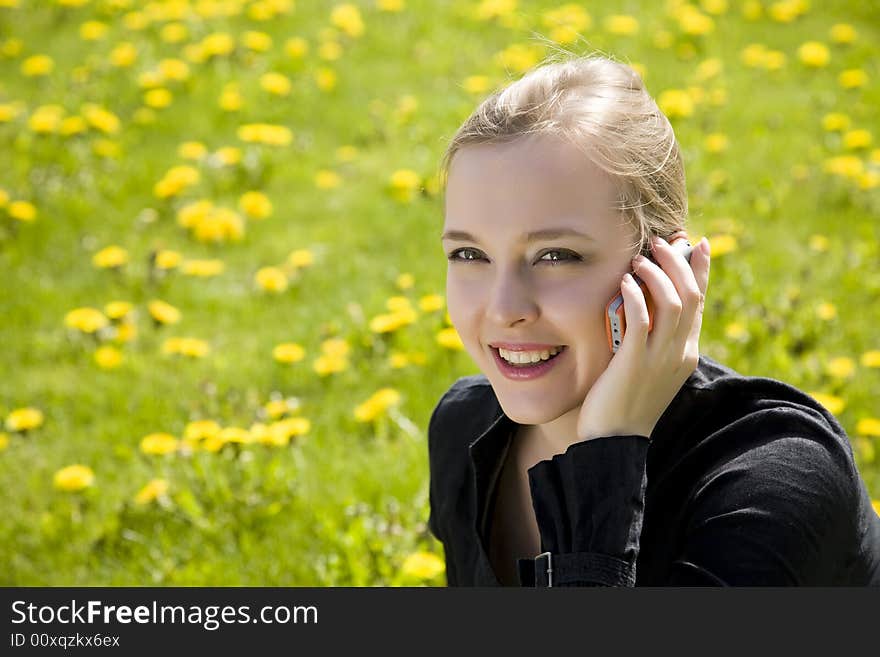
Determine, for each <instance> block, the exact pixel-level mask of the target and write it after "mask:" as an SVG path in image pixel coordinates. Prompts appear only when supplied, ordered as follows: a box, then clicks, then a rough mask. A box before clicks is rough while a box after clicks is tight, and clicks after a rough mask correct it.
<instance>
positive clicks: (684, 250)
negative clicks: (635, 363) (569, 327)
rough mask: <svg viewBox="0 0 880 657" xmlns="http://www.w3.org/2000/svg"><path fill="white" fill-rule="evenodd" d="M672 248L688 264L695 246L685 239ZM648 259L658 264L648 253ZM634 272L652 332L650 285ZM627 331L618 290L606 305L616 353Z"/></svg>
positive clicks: (610, 344)
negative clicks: (646, 307)
mask: <svg viewBox="0 0 880 657" xmlns="http://www.w3.org/2000/svg"><path fill="white" fill-rule="evenodd" d="M672 248H673V249H676V250H677V251H679V252H681V254H682V255H683V256H684V257H685V259H686V260H687V261H688V264H690V262H691V253H693V250H694V247H693V245H692V244H691V243H690V241H684V240H676V242H675V243H674V244H672ZM647 257H648V260H650V261H651V262H653V263H654V264H657V261H656V260H654V258H653V257H651V255H650V254H648V256H647ZM630 273H631V274H632V277H633V279H635V282H636V283H637V284H638V286H639V287H640V288H641V289H642V293H643V294H644V295H645V302H646V305H647V306H648V331H649V332H650V331H651V329H652V328H654V302H653V300H652V299H651V295H650V294H649V293H648V286H647V285H645V282H644V281H643V280H642V279H641V278H639V277H638V276H636V274H635V273H633V272H630ZM625 333H626V315H625V312H624V308H623V295H622V294H621V293H620V292H618V293H617V294H616V295H615V296H614V298H613V299H611V301H609V302H608V304H607V305H606V306H605V334H606V336H607V337H608V348H609V349H611V353H613V354H616V353H617V350H618V349H620V344H621V343H622V342H623V336H624V334H625Z"/></svg>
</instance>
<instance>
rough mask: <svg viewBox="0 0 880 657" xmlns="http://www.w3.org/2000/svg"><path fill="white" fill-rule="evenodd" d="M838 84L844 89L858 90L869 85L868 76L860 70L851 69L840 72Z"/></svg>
mask: <svg viewBox="0 0 880 657" xmlns="http://www.w3.org/2000/svg"><path fill="white" fill-rule="evenodd" d="M837 82H838V84H840V86H841V87H843V88H844V89H858V88H859V87H864V86H865V85H867V84H868V74H867V73H865V72H864V71H863V70H862V69H860V68H850V69H847V70H845V71H841V72H840V75H838V76H837Z"/></svg>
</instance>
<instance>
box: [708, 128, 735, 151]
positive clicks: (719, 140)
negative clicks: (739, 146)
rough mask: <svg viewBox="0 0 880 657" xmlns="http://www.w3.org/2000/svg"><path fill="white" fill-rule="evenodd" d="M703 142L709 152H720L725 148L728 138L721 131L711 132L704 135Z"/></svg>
mask: <svg viewBox="0 0 880 657" xmlns="http://www.w3.org/2000/svg"><path fill="white" fill-rule="evenodd" d="M703 144H704V145H705V147H706V150H707V151H708V152H709V153H722V152H724V151H726V150H727V147H728V145H729V144H730V140H729V139H728V138H727V135H725V134H723V133H720V132H712V133H710V134H708V135H706V138H705V139H704V140H703Z"/></svg>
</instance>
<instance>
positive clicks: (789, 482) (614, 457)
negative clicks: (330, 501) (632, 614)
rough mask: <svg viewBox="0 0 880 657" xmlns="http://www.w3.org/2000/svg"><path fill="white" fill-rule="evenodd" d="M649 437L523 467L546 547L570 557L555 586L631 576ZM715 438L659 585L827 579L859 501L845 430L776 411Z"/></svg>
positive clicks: (597, 444) (582, 447)
mask: <svg viewBox="0 0 880 657" xmlns="http://www.w3.org/2000/svg"><path fill="white" fill-rule="evenodd" d="M649 442H650V441H649V439H648V438H646V437H644V436H610V437H602V438H595V439H591V440H588V441H584V442H580V443H575V444H574V445H571V446H570V447H569V448H568V450H567V451H566V452H565V454H562V455H556V456H554V457H553V458H552V459H551V460H547V461H541V462H540V463H538V464H536V465H535V466H533V467H532V468H531V469H530V470H529V484H530V487H531V494H532V502H533V506H534V509H535V516H536V520H537V523H538V528H539V531H540V535H541V542H542V550H545V551H550V552H551V553H553V555H554V557H555V555H556V554H557V553H559V554H560V556H561V557H562V559H563V560H564V563H565V565H566V568H565V571H562V572H558V573H557V572H554V576H553V579H554V586H556V585H559V586H566V585H567V586H597V585H598V586H602V585H604V586H633V585H634V584H635V581H636V560H637V558H638V554H639V549H640V538H641V530H642V523H643V514H644V508H645V493H646V489H647V476H646V471H645V466H646V459H647V451H648V445H649ZM710 442H712V443H713V444H714V445H718V446H720V447H715V448H713V449H714V450H715V451H714V452H713V453H712V457H711V459H710V458H709V457H708V456H705V455H704V458H705V459H706V460H707V462H709V461H711V463H710V464H708V465H704V467H703V468H702V469H701V474H699V475H696V476H694V480H693V482H692V483H690V484H687V485H688V486H689V488H690V490H691V493H690V495H689V496H688V498H687V501H686V506H685V510H684V516H683V517H684V520H679V521H677V523H676V525H675V526H671V527H670V528H669V540H670V541H673V540H674V541H676V543H677V544H678V545H677V547H676V549H675V550H674V552H673V555H674V556H673V558H672V560H671V563H670V565H669V568H668V572H667V573H666V576H665V578H662V579H661V581H659V582H658V584H662V585H671V586H748V585H760V586H782V585H817V584H827V583H829V582H830V581H833V570H834V568H836V567H838V566H840V565H844V564H842V563H841V562H842V561H843V560H844V559H845V556H846V555H845V550H844V548H845V546H847V545H850V544H851V543H852V535H853V523H854V519H855V517H856V514H857V506H858V493H857V491H858V471H857V470H856V468H855V465H854V462H853V460H852V452H851V448H849V446H848V440H847V439H846V437H845V435H844V436H840V435H838V434H836V433H835V432H833V431H831V430H830V429H829V428H828V427H827V425H825V424H823V423H822V422H821V421H820V420H818V419H817V418H814V417H812V416H811V415H809V414H808V413H802V412H799V411H795V410H792V409H773V410H765V411H762V412H759V413H753V414H750V415H748V416H746V417H744V418H740V420H739V421H737V422H735V423H732V424H731V425H729V426H727V427H725V428H723V429H722V430H720V431H718V432H717V433H716V434H714V435H713V436H712V438H711V441H710ZM658 513H660V514H661V516H662V515H663V513H662V510H658ZM670 517H672V516H671V514H670ZM566 573H567V574H566Z"/></svg>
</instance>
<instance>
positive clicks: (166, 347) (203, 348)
mask: <svg viewBox="0 0 880 657" xmlns="http://www.w3.org/2000/svg"><path fill="white" fill-rule="evenodd" d="M210 351H211V347H210V345H209V344H208V343H207V342H205V341H204V340H199V339H198V338H183V337H173V338H168V339H167V340H165V342H163V343H162V353H165V354H178V355H180V356H187V357H189V358H204V357H205V356H207V355H208V353H209V352H210Z"/></svg>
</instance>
